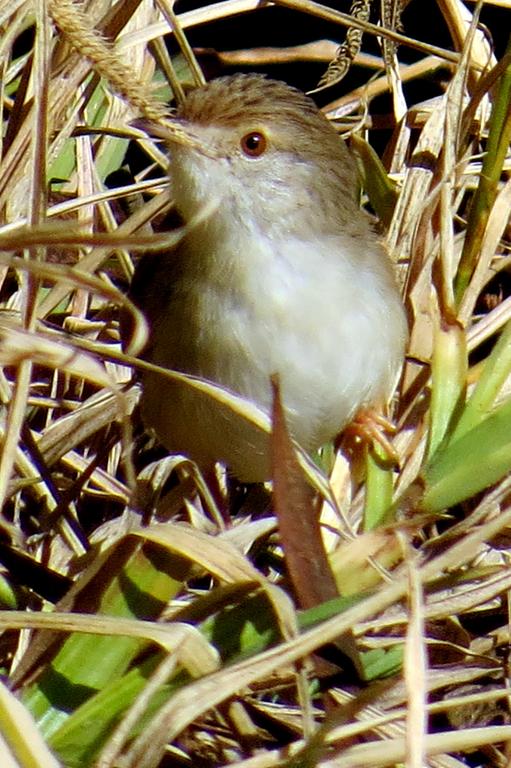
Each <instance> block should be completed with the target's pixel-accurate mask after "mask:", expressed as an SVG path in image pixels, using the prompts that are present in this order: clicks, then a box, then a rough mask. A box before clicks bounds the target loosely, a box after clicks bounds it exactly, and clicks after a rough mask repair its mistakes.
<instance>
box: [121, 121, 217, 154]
mask: <svg viewBox="0 0 511 768" xmlns="http://www.w3.org/2000/svg"><path fill="white" fill-rule="evenodd" d="M131 125H132V126H133V127H134V128H138V129H139V130H141V131H143V132H144V133H145V134H148V135H149V136H151V137H153V138H155V139H161V140H162V141H164V142H165V143H166V144H180V145H181V146H183V147H190V149H195V150H196V151H198V152H201V153H202V154H208V152H207V149H206V147H205V146H204V144H203V143H202V142H201V141H200V140H199V139H198V137H197V136H194V134H193V132H192V131H191V129H190V126H189V125H188V124H187V123H185V122H184V121H182V120H177V119H172V118H171V117H168V118H163V119H162V120H158V122H156V121H155V120H146V119H145V118H140V119H137V120H133V122H132V123H131Z"/></svg>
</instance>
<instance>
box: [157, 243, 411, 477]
mask: <svg viewBox="0 0 511 768" xmlns="http://www.w3.org/2000/svg"><path fill="white" fill-rule="evenodd" d="M293 258H296V254H293ZM315 263H316V262H315V261H311V260H310V259H308V260H304V261H303V263H302V265H301V267H302V268H300V269H297V270H294V271H291V272H290V270H289V268H288V265H286V264H284V265H283V266H282V269H280V271H279V265H276V267H275V268H274V269H273V271H272V272H271V271H270V273H268V271H267V270H266V271H265V272H264V274H263V276H262V275H261V274H259V275H258V274H257V271H254V272H253V273H251V275H249V276H248V277H247V279H246V281H245V285H243V286H242V288H243V290H242V291H241V292H239V291H238V292H233V291H232V290H231V289H230V287H229V283H228V281H227V280H226V282H225V284H222V283H221V282H220V283H218V282H217V283H216V284H213V285H212V284H211V282H208V283H207V284H202V285H201V284H200V282H199V283H198V284H196V285H194V288H193V290H189V291H184V292H182V293H181V294H180V296H179V297H178V298H176V299H175V300H174V301H172V302H170V304H169V306H168V307H167V308H166V311H165V317H164V320H163V321H162V322H160V323H159V324H158V326H157V327H156V328H155V330H154V343H153V349H152V354H151V357H150V359H151V361H152V362H154V363H157V364H158V365H161V366H163V367H167V368H172V369H175V370H180V371H183V372H186V373H190V374H194V375H197V376H201V377H203V378H205V379H208V380H211V381H213V382H216V383H218V384H221V385H222V386H224V387H226V388H228V389H229V390H231V391H233V392H235V393H236V394H239V395H241V396H243V397H245V398H247V399H248V400H250V401H251V402H254V403H255V404H256V405H257V406H259V407H260V408H261V409H262V410H263V411H264V412H266V413H267V414H270V413H271V401H272V393H271V386H270V377H271V376H272V375H274V374H277V375H278V378H279V383H280V388H281V395H282V401H283V405H284V408H285V414H286V419H287V423H288V427H289V429H290V431H291V433H292V435H293V437H294V438H295V439H296V440H297V441H298V442H299V443H300V444H301V445H302V446H303V447H304V448H305V449H306V450H308V451H310V450H312V449H314V448H317V447H319V446H320V445H321V444H323V443H324V442H326V441H327V440H329V439H331V438H333V437H334V436H335V435H336V434H337V433H338V432H339V431H340V430H341V429H342V427H343V426H344V425H345V424H346V423H347V422H348V421H349V420H350V419H351V418H352V417H353V416H354V415H355V413H356V412H357V411H358V410H359V409H360V408H361V407H363V406H365V405H368V404H372V403H375V402H376V401H379V400H384V399H386V398H387V397H388V396H389V394H390V391H391V388H392V386H393V383H394V379H395V377H396V375H397V372H398V369H399V366H400V364H401V359H402V354H403V345H404V340H405V335H406V331H405V326H404V316H403V311H402V308H401V304H400V300H399V298H398V295H397V292H396V293H395V294H394V293H392V292H391V295H390V302H389V296H388V295H387V296H386V297H385V299H383V298H380V297H379V296H378V290H376V292H375V285H372V284H371V280H372V279H373V277H372V276H371V274H369V273H368V274H367V275H365V276H364V275H362V274H355V275H353V274H351V270H349V269H348V271H349V274H346V273H345V272H344V273H343V269H342V268H341V267H340V266H339V264H338V263H336V262H335V261H332V260H330V261H328V262H327V264H326V265H325V264H323V265H322V269H321V270H318V269H317V268H315V266H314V265H315ZM248 297H251V299H248ZM369 297H370V298H371V300H369ZM396 337H399V338H398V340H397V343H396ZM143 384H144V397H143V401H142V413H143V418H144V420H145V421H146V423H147V424H148V425H149V426H150V427H152V428H153V429H154V430H155V432H156V434H157V435H158V437H159V439H160V440H161V442H162V443H163V444H164V445H165V446H166V447H167V448H168V449H169V450H170V451H173V452H179V453H183V454H185V455H188V456H190V457H191V458H192V459H194V460H196V461H197V462H198V463H199V464H210V463H211V462H213V461H217V460H220V461H223V462H224V463H226V464H227V466H228V467H229V468H230V469H231V470H232V472H233V473H234V474H235V475H236V476H237V477H238V478H239V479H241V480H246V481H254V480H262V479H266V478H268V477H269V474H270V466H269V453H268V439H267V436H266V435H264V434H262V433H261V431H260V430H258V429H257V428H255V427H254V426H253V425H251V424H250V423H248V422H247V421H246V420H244V419H243V418H242V417H241V416H239V415H238V414H237V413H235V412H233V411H232V410H231V409H230V408H229V407H227V406H225V405H221V404H219V403H218V402H217V401H215V400H214V399H213V398H211V397H210V396H208V395H204V394H201V393H198V392H197V391H195V390H193V389H192V388H190V387H189V386H187V385H185V384H176V383H173V382H169V381H168V380H166V379H164V378H163V377H161V376H158V375H156V374H154V375H153V374H149V375H145V376H144V381H143Z"/></svg>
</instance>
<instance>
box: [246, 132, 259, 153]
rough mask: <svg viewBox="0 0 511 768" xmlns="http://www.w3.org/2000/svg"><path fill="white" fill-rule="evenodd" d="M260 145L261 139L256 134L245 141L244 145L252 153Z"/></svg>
mask: <svg viewBox="0 0 511 768" xmlns="http://www.w3.org/2000/svg"><path fill="white" fill-rule="evenodd" d="M260 143H261V137H260V136H259V134H258V133H252V134H250V135H249V136H247V138H246V139H245V145H246V147H247V149H249V150H250V151H251V152H254V151H255V150H256V149H258V148H259V145H260Z"/></svg>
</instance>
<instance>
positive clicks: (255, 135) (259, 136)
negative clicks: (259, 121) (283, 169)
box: [240, 131, 268, 157]
mask: <svg viewBox="0 0 511 768" xmlns="http://www.w3.org/2000/svg"><path fill="white" fill-rule="evenodd" d="M267 146H268V142H267V141H266V136H265V135H264V133H261V131H250V133H246V134H245V135H244V136H243V137H242V139H241V141H240V147H241V151H242V152H243V154H245V155H246V156H247V157H261V155H264V153H265V152H266V147H267Z"/></svg>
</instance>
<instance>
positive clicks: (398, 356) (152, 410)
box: [130, 74, 407, 483]
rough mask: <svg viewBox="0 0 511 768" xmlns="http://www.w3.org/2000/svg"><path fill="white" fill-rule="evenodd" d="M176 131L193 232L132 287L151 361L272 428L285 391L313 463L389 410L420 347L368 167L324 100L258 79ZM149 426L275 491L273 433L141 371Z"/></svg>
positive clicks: (203, 91) (185, 209)
mask: <svg viewBox="0 0 511 768" xmlns="http://www.w3.org/2000/svg"><path fill="white" fill-rule="evenodd" d="M170 119H171V121H172V122H173V124H174V125H175V126H176V127H177V130H176V132H173V131H171V130H168V131H164V133H163V134H161V133H160V134H159V136H160V138H161V136H162V135H164V138H165V142H166V146H167V149H168V153H169V175H170V182H171V193H172V196H173V201H174V204H175V208H176V210H177V212H178V214H179V216H180V217H181V219H182V221H183V222H184V224H185V228H184V234H183V236H182V238H181V239H180V240H179V242H178V243H177V245H176V246H175V247H173V248H169V249H168V250H165V251H162V252H159V253H151V254H148V255H146V256H145V257H143V258H142V259H141V261H140V263H139V265H138V266H137V268H136V270H135V273H134V276H133V280H132V286H131V292H130V296H131V298H132V300H133V301H134V303H135V304H136V305H137V306H138V307H139V308H140V309H141V310H142V312H143V313H144V315H145V317H146V319H147V321H148V325H149V329H150V330H149V342H148V345H147V348H146V349H145V351H144V353H143V355H144V357H145V359H146V360H147V361H149V362H151V363H153V364H155V365H158V366H161V367H163V368H166V369H171V370H173V371H177V372H181V373H185V374H189V375H191V376H194V377H199V378H201V379H205V380H206V381H209V382H213V383H214V384H217V385H220V386H221V387H223V388H225V389H227V390H228V391H229V392H232V393H233V394H235V395H238V396H240V397H242V398H244V399H246V400H247V401H249V402H250V403H253V404H255V405H256V406H258V408H260V409H261V410H262V411H263V412H264V413H266V414H268V415H269V414H270V413H271V408H272V387H271V378H272V377H278V381H279V388H280V396H281V401H282V405H283V408H284V414H285V418H286V423H287V426H288V429H289V432H290V434H291V436H292V437H293V438H294V439H295V440H296V441H297V442H298V444H299V445H300V446H302V447H303V448H304V449H305V450H306V451H307V452H309V453H311V452H313V451H314V450H316V449H317V448H318V447H320V446H322V445H323V444H325V443H327V442H328V441H330V440H332V439H333V438H335V437H336V436H337V435H338V434H339V433H340V432H341V431H342V430H343V428H344V427H345V426H346V425H347V424H348V423H349V422H350V421H351V420H353V418H354V417H355V415H356V414H357V413H358V412H359V411H360V410H361V409H367V408H370V407H373V406H377V405H379V404H382V403H385V402H387V401H388V400H389V398H390V396H391V394H392V391H393V388H394V387H395V384H396V381H397V377H398V375H399V371H400V369H401V366H402V363H403V358H404V352H405V345H406V341H407V322H406V316H405V311H404V307H403V303H402V300H401V296H400V292H399V290H398V287H397V284H396V279H395V275H394V268H393V265H392V263H391V261H390V259H389V256H388V254H387V253H386V251H385V248H384V246H383V244H382V241H381V238H380V236H379V235H378V234H377V232H376V230H375V228H374V225H373V221H372V219H371V218H370V216H369V215H368V214H367V213H366V212H365V211H364V210H362V209H361V208H360V203H359V197H360V192H359V182H358V174H357V168H356V164H355V161H354V159H353V157H352V155H351V153H350V150H349V149H348V147H347V146H346V144H345V142H344V141H343V140H342V138H340V137H339V136H338V134H337V132H336V131H335V129H334V128H333V127H332V125H331V124H330V122H329V121H328V119H327V118H326V117H325V116H324V115H323V113H322V112H321V111H320V110H319V109H318V108H317V106H316V104H315V103H314V101H313V100H312V99H311V98H310V97H308V96H307V95H305V94H304V93H303V92H302V91H300V90H299V89H297V88H294V87H292V86H290V85H288V84H287V83H284V82H280V81H278V80H273V79H270V78H267V77H265V76H263V75H260V74H235V75H229V76H223V77H219V78H217V79H214V80H211V81H210V82H208V83H206V84H205V85H202V86H199V87H197V88H195V89H194V90H192V91H190V92H189V93H188V94H187V96H186V97H185V99H184V101H183V103H182V104H181V105H180V106H179V107H178V109H177V111H176V113H175V115H173V116H172V118H170ZM183 136H184V137H185V138H184V140H183ZM141 413H142V419H143V421H144V423H145V425H146V426H147V427H148V428H149V429H150V430H151V431H152V432H153V433H155V434H156V436H157V438H158V439H159V441H160V442H161V443H162V444H163V445H164V446H165V447H166V449H167V450H168V451H169V452H171V453H178V454H182V455H185V456H187V457H188V458H190V459H191V460H193V461H195V462H196V463H197V464H198V465H199V466H200V467H210V466H211V465H213V464H215V463H216V462H221V463H222V464H224V465H225V467H226V468H227V470H228V472H229V473H230V474H232V475H234V476H235V477H236V478H237V479H238V480H239V481H242V482H244V483H251V482H261V481H265V480H268V479H270V478H271V461H270V451H269V438H268V435H266V434H264V433H262V432H261V431H260V430H258V429H256V428H255V427H254V425H253V424H251V423H250V422H249V421H247V420H245V419H244V418H243V417H242V416H241V415H239V414H238V413H236V412H235V411H233V410H232V409H231V408H229V407H228V406H227V405H225V404H223V403H220V402H218V401H216V400H215V399H214V398H212V397H211V396H209V395H205V394H204V393H202V392H200V391H198V390H197V389H196V388H193V387H190V386H189V385H187V384H186V382H182V381H174V380H171V379H169V378H165V377H163V376H162V375H161V374H159V373H158V372H156V371H154V370H150V371H148V370H146V371H144V372H142V397H141Z"/></svg>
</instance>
